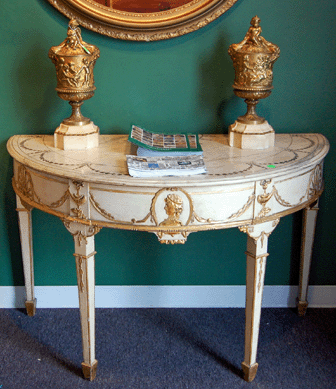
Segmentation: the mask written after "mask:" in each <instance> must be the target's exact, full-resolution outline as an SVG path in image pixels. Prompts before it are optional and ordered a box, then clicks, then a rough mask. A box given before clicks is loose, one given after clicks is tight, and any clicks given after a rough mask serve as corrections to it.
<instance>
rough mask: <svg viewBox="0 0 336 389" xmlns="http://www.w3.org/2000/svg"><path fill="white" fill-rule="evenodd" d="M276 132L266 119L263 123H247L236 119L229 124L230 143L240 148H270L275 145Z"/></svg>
mask: <svg viewBox="0 0 336 389" xmlns="http://www.w3.org/2000/svg"><path fill="white" fill-rule="evenodd" d="M274 137H275V133H274V130H273V128H272V126H271V125H270V124H269V123H268V122H267V121H266V120H265V121H264V122H263V123H261V124H245V123H241V122H239V121H237V120H236V121H235V122H234V123H233V124H231V125H230V126H229V144H230V146H231V147H238V148H240V149H256V150H262V149H268V148H269V147H273V146H274Z"/></svg>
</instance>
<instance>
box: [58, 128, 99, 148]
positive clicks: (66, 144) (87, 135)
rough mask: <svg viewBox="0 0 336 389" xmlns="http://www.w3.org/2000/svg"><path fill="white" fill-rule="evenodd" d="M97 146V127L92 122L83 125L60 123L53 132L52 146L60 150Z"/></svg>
mask: <svg viewBox="0 0 336 389" xmlns="http://www.w3.org/2000/svg"><path fill="white" fill-rule="evenodd" d="M98 146H99V128H98V126H96V125H95V124H93V122H90V123H89V124H85V125H83V126H73V125H67V124H64V123H61V125H60V126H59V127H57V129H56V131H55V133H54V147H55V148H58V149H62V150H86V149H92V148H94V147H98Z"/></svg>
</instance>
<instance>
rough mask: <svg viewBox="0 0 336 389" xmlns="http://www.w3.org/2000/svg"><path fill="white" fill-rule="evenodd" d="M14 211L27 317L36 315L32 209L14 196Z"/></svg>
mask: <svg viewBox="0 0 336 389" xmlns="http://www.w3.org/2000/svg"><path fill="white" fill-rule="evenodd" d="M16 206H17V208H16V210H17V211H18V217H19V230H20V240H21V252H22V263H23V274H24V279H25V288H26V302H25V305H26V310H27V314H28V315H29V316H34V315H35V313H36V298H35V294H34V258H33V237H32V221H31V211H32V207H31V206H30V205H28V204H26V203H24V202H23V201H21V199H20V197H19V196H18V195H16Z"/></svg>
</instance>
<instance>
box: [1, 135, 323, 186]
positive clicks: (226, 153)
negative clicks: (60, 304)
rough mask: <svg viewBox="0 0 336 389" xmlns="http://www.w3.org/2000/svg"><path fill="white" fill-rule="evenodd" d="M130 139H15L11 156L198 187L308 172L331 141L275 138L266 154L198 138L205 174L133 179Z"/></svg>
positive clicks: (43, 167) (107, 178)
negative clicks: (65, 145) (67, 144)
mask: <svg viewBox="0 0 336 389" xmlns="http://www.w3.org/2000/svg"><path fill="white" fill-rule="evenodd" d="M127 139H128V136H127V135H101V136H100V144H99V147H98V148H94V149H90V150H83V151H82V150H80V151H77V150H67V151H65V150H60V149H56V148H54V146H53V144H54V143H53V142H54V141H53V136H52V135H15V136H13V137H11V138H10V139H9V141H8V144H7V148H8V151H9V153H10V154H11V156H12V157H13V158H14V159H15V160H17V161H18V162H20V163H22V164H24V165H25V166H27V167H30V168H33V169H35V170H38V171H42V172H44V173H49V174H52V175H56V176H60V177H67V178H70V179H73V180H85V181H86V182H95V183H102V184H104V183H106V184H114V185H132V186H144V185H145V186H146V184H148V185H149V186H162V185H179V186H181V185H183V186H189V185H195V184H197V185H198V186H203V185H204V186H206V185H209V184H211V185H216V184H219V185H220V184H221V185H222V184H223V183H235V182H241V181H245V180H246V179H248V181H250V180H253V179H254V178H258V177H260V175H262V177H263V178H264V179H267V178H270V177H274V176H277V177H279V176H282V175H286V174H289V173H290V172H291V171H297V170H298V169H300V168H307V167H308V166H310V165H314V164H316V162H317V161H319V160H321V159H322V158H324V157H325V155H326V154H327V152H328V150H329V143H328V140H327V139H326V138H325V137H324V136H323V135H321V134H277V135H276V137H275V146H274V147H272V148H269V149H266V150H242V149H238V148H234V147H230V146H229V144H228V136H227V135H224V134H211V135H200V143H201V145H202V148H203V151H204V161H205V164H206V167H207V170H208V174H206V175H195V176H187V177H185V176H184V177H154V178H146V179H144V178H134V177H130V176H129V174H128V169H127V164H126V158H125V156H126V155H127V154H135V153H136V147H135V146H134V145H133V144H131V143H130V142H128V141H127Z"/></svg>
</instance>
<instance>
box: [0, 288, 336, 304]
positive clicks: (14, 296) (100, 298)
mask: <svg viewBox="0 0 336 389" xmlns="http://www.w3.org/2000/svg"><path fill="white" fill-rule="evenodd" d="M297 291H298V287H297V286H281V285H279V286H267V285H266V286H265V288H264V293H263V307H264V308H284V307H295V302H296V296H297ZM35 295H36V298H37V307H38V308H78V294H77V286H36V287H35ZM24 301H25V288H24V287H23V286H0V308H23V307H24ZM308 302H309V307H311V308H335V307H336V286H323V285H316V286H310V287H309V294H308ZM243 307H245V286H240V285H237V286H96V308H243Z"/></svg>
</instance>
